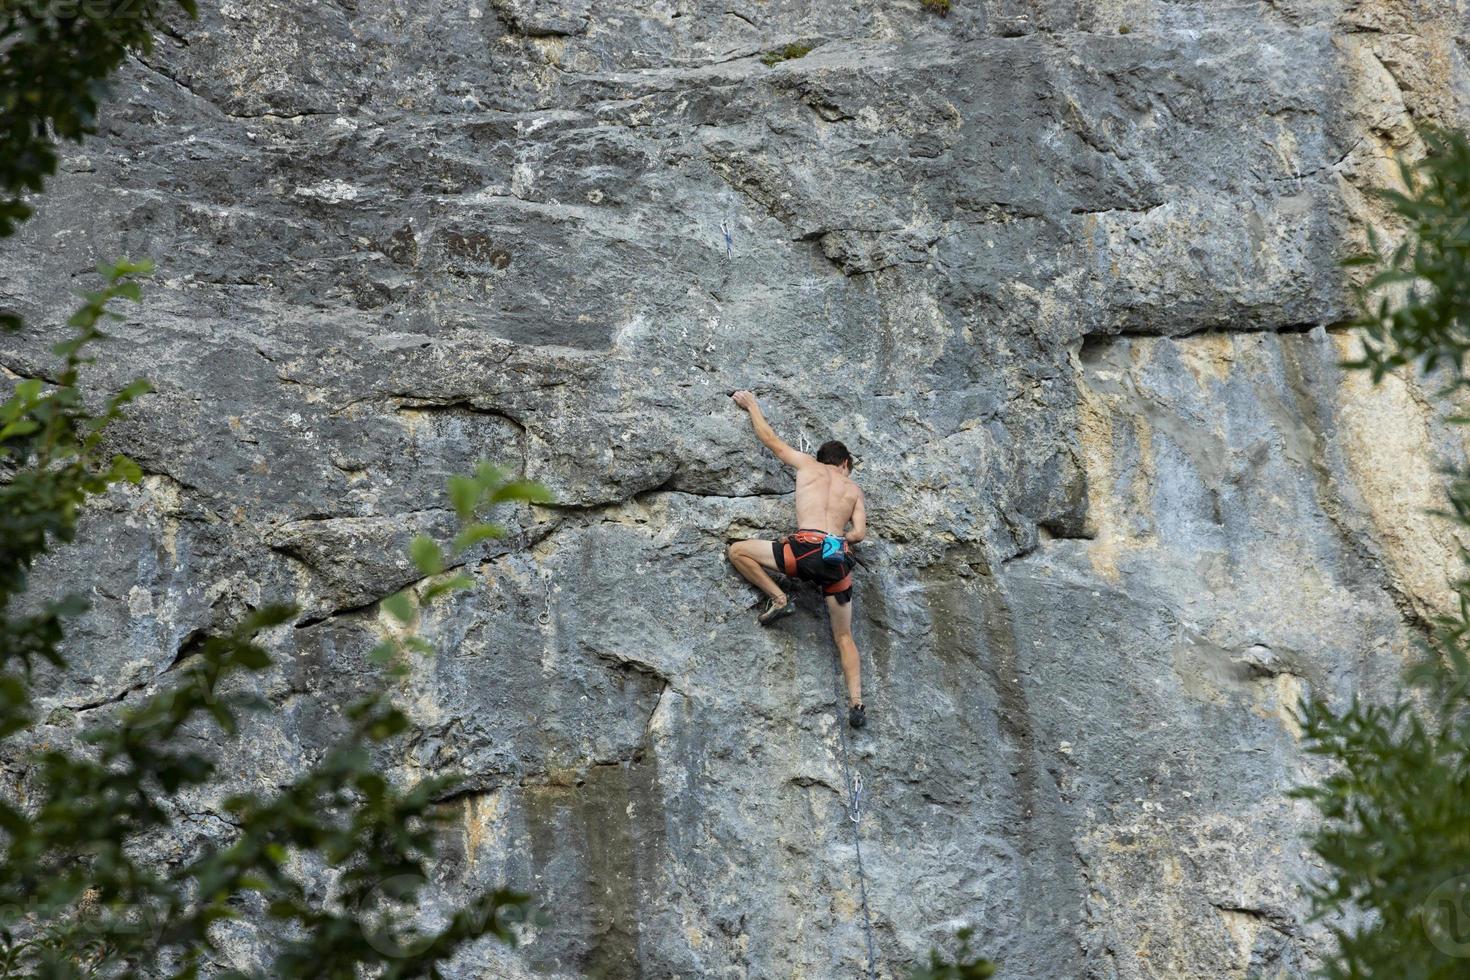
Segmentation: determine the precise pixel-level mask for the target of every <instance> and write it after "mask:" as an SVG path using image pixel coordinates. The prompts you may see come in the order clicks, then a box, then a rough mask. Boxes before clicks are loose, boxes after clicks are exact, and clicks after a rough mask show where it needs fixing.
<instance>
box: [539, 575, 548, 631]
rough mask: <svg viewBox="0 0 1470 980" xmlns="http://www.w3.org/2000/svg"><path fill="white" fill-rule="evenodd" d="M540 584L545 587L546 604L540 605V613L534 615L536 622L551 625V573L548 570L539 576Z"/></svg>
mask: <svg viewBox="0 0 1470 980" xmlns="http://www.w3.org/2000/svg"><path fill="white" fill-rule="evenodd" d="M541 584H542V585H543V586H545V587H546V604H545V605H544V606H542V607H541V615H539V616H537V617H536V622H538V623H540V624H541V625H542V626H550V625H551V574H550V573H549V572H548V573H546V574H543V575H542V576H541Z"/></svg>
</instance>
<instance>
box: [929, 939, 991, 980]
mask: <svg viewBox="0 0 1470 980" xmlns="http://www.w3.org/2000/svg"><path fill="white" fill-rule="evenodd" d="M974 935H975V930H974V929H970V928H968V927H967V928H964V929H960V930H959V931H958V932H956V933H955V939H957V940H959V948H958V949H956V950H955V952H954V959H953V960H951V959H949V958H948V957H946V956H945V955H944V954H943V953H941V952H939V951H938V950H937V949H934V950H930V951H929V964H928V966H921V967H916V968H914V969H913V970H910V971H909V980H987V978H989V977H993V976H995V970H996V965H995V964H994V963H992V962H991V961H990V960H987V959H985V958H984V957H983V956H980V955H978V954H977V953H976V952H975V951H974V950H973V949H971V948H970V939H971V938H972V937H973V936H974Z"/></svg>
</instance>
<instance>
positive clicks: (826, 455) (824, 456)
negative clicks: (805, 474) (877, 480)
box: [817, 439, 852, 469]
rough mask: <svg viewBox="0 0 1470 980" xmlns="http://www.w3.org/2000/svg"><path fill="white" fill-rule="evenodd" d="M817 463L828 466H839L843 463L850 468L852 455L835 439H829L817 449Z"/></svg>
mask: <svg viewBox="0 0 1470 980" xmlns="http://www.w3.org/2000/svg"><path fill="white" fill-rule="evenodd" d="M817 462H819V463H826V464H827V465H828V466H841V465H842V464H843V463H847V464H848V468H849V469H851V467H852V453H850V452H848V451H847V447H846V446H844V445H843V444H842V443H840V442H838V441H837V440H836V439H829V440H827V441H826V442H824V443H822V445H821V446H820V447H819V448H818V449H817Z"/></svg>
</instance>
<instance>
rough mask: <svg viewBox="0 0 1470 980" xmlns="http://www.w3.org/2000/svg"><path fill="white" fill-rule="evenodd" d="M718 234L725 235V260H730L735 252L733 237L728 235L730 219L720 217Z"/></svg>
mask: <svg viewBox="0 0 1470 980" xmlns="http://www.w3.org/2000/svg"><path fill="white" fill-rule="evenodd" d="M720 234H722V235H724V236H725V261H726V262H728V261H730V259H731V257H732V256H733V255H734V254H735V239H734V238H732V237H731V236H730V219H729V218H721V219H720Z"/></svg>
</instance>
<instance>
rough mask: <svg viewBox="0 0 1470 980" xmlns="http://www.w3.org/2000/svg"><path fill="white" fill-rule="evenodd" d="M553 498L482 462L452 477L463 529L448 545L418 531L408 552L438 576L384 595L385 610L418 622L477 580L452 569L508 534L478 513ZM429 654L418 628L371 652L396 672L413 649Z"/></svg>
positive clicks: (403, 622)
mask: <svg viewBox="0 0 1470 980" xmlns="http://www.w3.org/2000/svg"><path fill="white" fill-rule="evenodd" d="M550 499H551V496H550V494H548V493H547V492H546V490H545V488H543V487H542V486H541V485H540V484H539V483H535V482H533V481H531V480H516V479H511V478H510V477H509V476H508V475H507V474H506V473H505V471H504V470H501V469H500V468H499V467H497V466H494V465H492V464H490V463H481V464H480V465H479V467H478V468H477V469H476V470H475V474H474V475H473V476H452V477H450V478H449V501H450V503H451V504H452V505H453V507H454V512H455V515H456V516H457V517H458V518H459V522H460V530H459V533H458V534H456V535H455V536H454V540H453V541H451V542H450V543H449V547H448V548H447V549H446V548H443V547H441V546H440V545H439V543H438V542H437V541H435V540H434V539H433V538H430V537H428V536H427V535H422V534H421V535H419V536H417V537H415V538H414V539H413V541H412V542H411V543H410V544H409V549H408V553H409V557H410V558H412V559H413V563H414V565H415V567H417V568H418V570H419V572H420V573H421V574H422V575H423V576H424V577H425V578H430V579H433V581H431V582H430V583H429V584H428V585H427V586H425V587H423V588H422V589H415V588H408V589H404V590H402V591H400V592H396V593H394V594H393V595H391V596H389V597H388V598H386V599H384V600H383V609H384V610H386V611H387V612H388V614H389V615H390V616H392V617H393V618H394V619H395V620H397V621H398V623H399V624H400V625H402V626H404V627H409V626H412V625H413V624H415V623H417V622H418V618H419V613H420V611H421V610H422V609H424V608H425V607H427V606H428V605H430V604H431V603H433V602H434V600H435V599H437V598H439V597H440V596H442V595H445V594H447V593H450V592H455V591H459V590H461V589H468V588H470V587H471V586H472V585H474V579H472V578H470V576H468V575H466V574H465V573H464V572H462V571H453V570H454V569H455V568H456V567H457V566H458V563H459V562H460V561H461V559H462V558H463V557H464V555H465V553H466V552H468V551H469V550H470V549H471V548H473V547H474V546H475V545H477V544H480V543H481V542H484V541H489V540H491V539H494V538H501V537H504V536H505V528H503V527H501V526H500V525H499V524H496V523H493V522H485V521H480V520H479V519H478V516H477V515H479V514H481V513H483V512H484V511H486V510H488V509H490V508H493V507H496V506H499V505H501V504H509V503H546V502H547V501H549V500H550ZM410 652H413V653H419V654H423V655H430V654H432V653H433V652H434V648H433V646H432V644H430V643H429V642H428V641H427V640H425V639H424V638H423V637H421V636H419V635H418V634H417V633H413V632H406V633H391V634H389V635H388V636H387V637H385V638H384V639H383V640H382V642H380V643H379V644H378V645H377V646H376V647H374V648H373V651H372V653H371V654H370V655H369V656H370V657H371V658H372V660H373V661H374V662H375V663H379V664H385V665H389V669H390V671H391V672H393V673H395V674H402V673H403V672H404V671H406V670H407V665H406V663H405V662H404V658H405V657H406V656H407V655H408V654H409V653H410Z"/></svg>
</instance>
